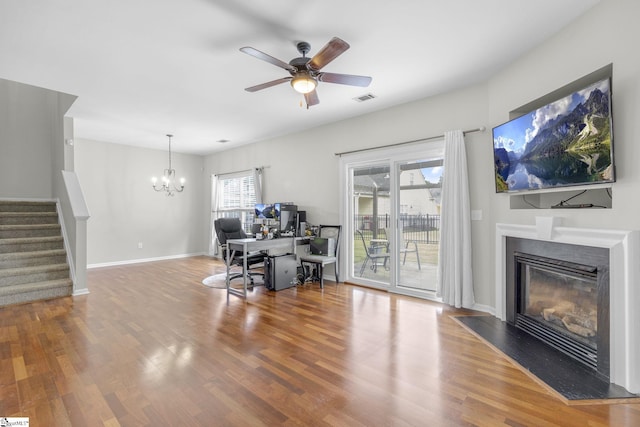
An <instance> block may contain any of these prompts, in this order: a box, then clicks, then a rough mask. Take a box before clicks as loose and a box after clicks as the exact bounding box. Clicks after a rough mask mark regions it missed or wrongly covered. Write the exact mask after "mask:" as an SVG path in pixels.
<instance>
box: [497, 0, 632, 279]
mask: <svg viewBox="0 0 640 427" xmlns="http://www.w3.org/2000/svg"><path fill="white" fill-rule="evenodd" d="M638 16H640V3H638V2H633V1H629V0H603V1H601V2H600V4H599V5H597V6H596V7H594V8H593V9H591V10H590V11H589V12H588V13H587V14H585V15H584V16H583V17H581V18H580V19H578V20H577V21H576V22H575V23H574V24H572V25H571V26H569V27H566V28H565V29H564V30H563V31H562V32H561V33H560V34H558V35H557V36H555V37H553V38H552V39H550V40H548V41H547V42H546V43H544V44H542V45H540V46H539V47H537V48H536V49H535V50H533V51H532V52H530V53H529V54H528V55H526V56H525V57H523V58H521V59H520V60H518V61H517V62H516V63H514V64H512V65H511V66H510V67H507V68H506V69H504V70H503V71H502V72H501V73H500V74H498V75H496V76H494V77H493V78H492V79H491V80H490V81H489V83H488V87H489V96H490V98H489V109H490V121H491V122H490V125H491V126H495V125H497V124H499V123H502V122H505V121H506V120H508V119H509V117H508V112H509V111H511V110H513V109H515V108H517V107H519V106H521V105H524V104H527V103H528V102H530V101H532V100H535V99H537V98H539V97H540V96H543V95H545V94H547V93H549V92H552V91H554V90H555V89H557V88H560V87H562V86H564V85H565V84H567V83H570V82H572V81H574V80H576V79H578V78H580V77H582V76H584V75H587V74H589V73H591V72H593V71H595V70H597V69H599V68H601V67H603V66H605V65H607V64H609V63H612V64H613V79H612V101H613V106H612V112H613V116H614V118H613V121H614V122H613V127H614V135H613V138H614V150H615V152H614V158H615V163H616V175H617V182H616V183H615V184H614V186H613V188H612V193H613V205H612V209H580V210H577V211H576V210H559V209H554V210H549V209H546V210H536V209H520V210H512V209H509V197H510V196H508V195H503V194H501V195H491V196H490V197H491V200H492V203H493V204H494V205H495V210H494V216H493V218H492V222H494V223H495V222H501V223H516V224H533V223H534V221H535V216H541V215H542V216H551V215H553V216H558V217H561V218H562V220H561V221H562V224H563V225H564V226H570V227H584V228H610V229H622V230H637V229H640V215H638V214H637V212H638V210H639V209H640V197H638V192H639V190H640V168H638V165H637V164H638V161H639V160H640V144H639V143H638V136H637V127H638V119H639V118H640V57H639V56H638V55H635V54H633V53H632V52H633V49H634V45H635V40H640V27H639V26H638V25H637V22H636V21H637V17H638ZM576 203H577V202H576ZM494 245H495V242H491V246H492V249H491V250H487V251H486V252H487V253H493V252H494V250H493V246H494ZM489 277H490V279H489V280H490V281H491V282H492V281H493V280H495V278H494V277H493V276H489Z"/></svg>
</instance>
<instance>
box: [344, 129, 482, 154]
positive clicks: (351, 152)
mask: <svg viewBox="0 0 640 427" xmlns="http://www.w3.org/2000/svg"><path fill="white" fill-rule="evenodd" d="M486 129H487V128H486V127H484V126H480V127H479V128H476V129H469V130H464V131H462V134H463V135H466V134H468V133H471V132H484V131H485V130H486ZM443 137H444V134H442V135H436V136H429V137H427V138H420V139H413V140H411V141H404V142H396V143H394V144H387V145H379V146H377V147H369V148H360V149H358V150H351V151H343V152H341V153H334V155H335V156H343V155H345V154H353V153H360V152H362V151H371V150H378V149H380V148H390V147H397V146H399V145H406V144H414V143H416V142H424V141H431V140H433V139H440V138H443Z"/></svg>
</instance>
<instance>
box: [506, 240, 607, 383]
mask: <svg viewBox="0 0 640 427" xmlns="http://www.w3.org/2000/svg"><path fill="white" fill-rule="evenodd" d="M506 247H507V252H506V257H507V260H506V265H507V290H506V291H507V319H506V320H507V322H509V323H511V324H513V325H515V326H516V327H518V328H520V329H522V330H524V331H526V332H528V333H529V334H531V335H533V336H535V337H536V338H538V339H539V340H541V341H543V342H544V343H546V344H547V345H550V346H551V347H553V348H555V349H557V350H559V351H561V352H563V353H565V354H566V355H568V356H570V357H572V358H573V359H574V360H575V361H576V362H577V363H581V364H583V365H585V366H587V367H588V368H590V369H593V370H594V371H596V372H597V373H598V374H599V375H600V376H601V377H603V379H606V380H609V315H608V314H609V250H608V249H604V248H593V247H587V246H580V245H569V244H564V243H555V242H545V241H539V240H531V239H522V238H517V237H507V241H506Z"/></svg>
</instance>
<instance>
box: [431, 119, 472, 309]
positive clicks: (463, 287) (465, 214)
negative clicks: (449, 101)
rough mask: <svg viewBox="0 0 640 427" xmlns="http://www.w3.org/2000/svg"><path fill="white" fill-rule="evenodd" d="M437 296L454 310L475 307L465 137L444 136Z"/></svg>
mask: <svg viewBox="0 0 640 427" xmlns="http://www.w3.org/2000/svg"><path fill="white" fill-rule="evenodd" d="M443 166H444V171H443V174H442V199H441V209H440V250H439V255H440V257H439V258H440V263H439V265H438V289H437V295H438V296H439V297H441V298H442V300H443V301H444V302H445V303H446V304H449V305H452V306H454V307H458V308H460V307H465V308H471V307H472V306H473V305H474V304H475V298H474V295H473V276H472V271H471V211H470V205H469V181H468V177H467V155H466V152H465V146H464V134H463V133H462V131H461V130H455V131H448V132H445V134H444V165H443Z"/></svg>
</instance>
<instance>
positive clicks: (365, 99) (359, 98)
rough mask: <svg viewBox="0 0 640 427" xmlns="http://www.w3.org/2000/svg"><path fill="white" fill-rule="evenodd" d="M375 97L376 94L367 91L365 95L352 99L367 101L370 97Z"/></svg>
mask: <svg viewBox="0 0 640 427" xmlns="http://www.w3.org/2000/svg"><path fill="white" fill-rule="evenodd" d="M375 97H376V96H375V95H374V94H372V93H368V94H366V95H362V96H358V97H355V98H353V100H354V101H356V102H364V101H368V100H370V99H373V98H375Z"/></svg>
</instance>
